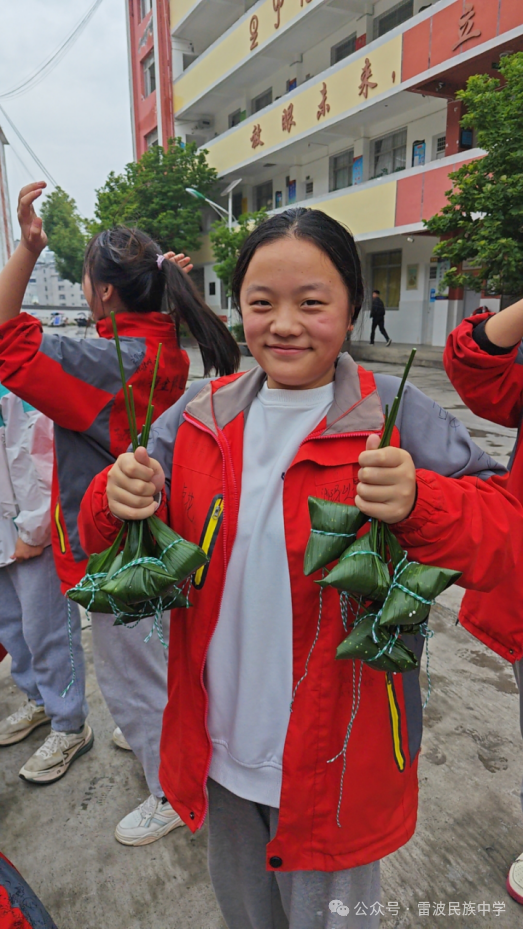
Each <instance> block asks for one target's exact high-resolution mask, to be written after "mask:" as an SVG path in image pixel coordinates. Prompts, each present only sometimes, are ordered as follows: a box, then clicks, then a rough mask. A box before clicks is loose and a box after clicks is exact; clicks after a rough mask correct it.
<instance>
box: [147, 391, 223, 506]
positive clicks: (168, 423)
mask: <svg viewBox="0 0 523 930" xmlns="http://www.w3.org/2000/svg"><path fill="white" fill-rule="evenodd" d="M210 380H211V379H210V378H202V379H201V380H200V381H193V382H192V384H191V385H190V386H189V387H188V388H187V390H186V392H185V394H184V395H183V397H180V399H179V400H177V401H176V403H175V404H173V405H172V407H169V409H168V410H166V411H165V412H164V413H162V414H161V416H159V417H158V419H157V420H155V421H154V423H153V426H152V429H151V434H150V436H149V442H148V443H147V451H148V453H149V455H150V456H152V458H154V459H156V461H157V462H159V463H160V465H161V466H162V468H163V470H164V473H165V487H166V491H167V495H168V496H170V493H171V473H172V462H173V449H174V443H175V442H176V436H177V433H178V429H179V428H180V424H181V423H182V420H183V413H184V410H185V408H186V406H187V404H188V403H189V401H190V400H192V399H193V397H196V395H197V394H199V393H200V391H201V390H202V388H204V387H205V385H206V384H208V383H209V381H210Z"/></svg>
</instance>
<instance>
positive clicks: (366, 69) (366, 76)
mask: <svg viewBox="0 0 523 930" xmlns="http://www.w3.org/2000/svg"><path fill="white" fill-rule="evenodd" d="M371 77H372V65H371V63H370V58H366V59H365V64H364V66H363V68H362V71H361V78H360V82H361V83H360V86H359V90H358V96H359V97H365V100H367V99H368V96H369V90H374V88H375V87H377V86H378V85H377V83H376V82H374V81H371Z"/></svg>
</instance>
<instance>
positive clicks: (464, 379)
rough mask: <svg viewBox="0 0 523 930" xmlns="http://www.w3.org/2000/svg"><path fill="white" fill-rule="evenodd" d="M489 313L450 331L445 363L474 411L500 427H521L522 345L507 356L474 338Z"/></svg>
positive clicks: (522, 399)
mask: <svg viewBox="0 0 523 930" xmlns="http://www.w3.org/2000/svg"><path fill="white" fill-rule="evenodd" d="M491 315H492V314H489V313H478V315H477V316H474V317H469V318H468V319H466V320H463V322H462V323H460V325H459V326H458V327H456V329H455V330H454V331H453V332H452V333H451V334H450V336H449V338H448V339H447V345H446V347H445V352H444V354H443V364H444V365H445V371H446V372H447V375H448V376H449V379H450V381H451V382H452V384H453V386H454V387H455V388H456V391H457V392H458V394H459V396H460V397H461V399H462V400H463V401H464V402H465V403H466V405H467V407H470V409H471V410H472V412H473V413H475V414H476V416H478V417H483V418H484V419H486V420H492V421H493V423H499V424H500V425H501V426H510V427H514V426H519V422H520V418H521V410H522V407H523V365H520V364H518V363H517V361H516V358H517V355H518V350H519V346H515V347H514V348H513V349H512V350H511V351H510V352H508V353H507V354H506V355H489V353H488V352H485V351H484V350H483V349H481V348H480V347H479V345H478V344H477V343H476V342H475V340H474V339H473V337H472V331H473V329H474V326H477V325H478V323H481V322H483V321H484V320H488V318H489V316H491Z"/></svg>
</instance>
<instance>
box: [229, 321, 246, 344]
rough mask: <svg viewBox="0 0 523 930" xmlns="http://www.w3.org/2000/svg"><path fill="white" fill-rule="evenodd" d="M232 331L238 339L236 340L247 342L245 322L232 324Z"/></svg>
mask: <svg viewBox="0 0 523 930" xmlns="http://www.w3.org/2000/svg"><path fill="white" fill-rule="evenodd" d="M231 333H232V335H233V336H234V338H235V339H236V342H245V330H244V328H243V323H233V324H232V326H231Z"/></svg>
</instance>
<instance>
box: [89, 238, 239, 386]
mask: <svg viewBox="0 0 523 930" xmlns="http://www.w3.org/2000/svg"><path fill="white" fill-rule="evenodd" d="M159 259H160V260H159ZM162 259H163V255H162V250H161V248H160V246H159V245H157V243H156V242H154V240H153V239H151V237H150V236H148V235H147V234H146V233H144V232H142V231H141V230H140V229H129V228H128V227H127V226H115V227H114V228H113V229H106V230H104V231H103V232H101V233H98V234H97V235H96V236H94V237H93V238H92V239H91V241H90V242H89V243H88V245H87V249H86V252H85V259H84V270H83V273H84V276H85V275H87V277H88V278H89V280H90V282H91V287H92V289H93V293H96V286H97V285H100V284H112V285H113V287H114V288H115V289H116V290H117V291H118V294H119V296H120V298H121V300H122V302H123V303H124V304H125V307H126V309H127V310H129V311H130V312H131V313H152V312H153V311H159V310H162V311H164V312H166V313H168V314H169V315H170V316H171V318H172V320H173V323H174V326H175V329H176V335H177V337H178V340H179V336H180V323H181V321H183V322H184V323H186V324H187V326H188V328H189V330H190V331H191V333H192V335H193V336H194V337H195V339H196V340H197V342H198V345H199V347H200V352H201V355H202V359H203V365H204V373H205V375H208V374H209V373H210V371H211V370H212V369H213V368H214V369H215V371H216V372H217V374H218V375H230V374H232V373H233V372H234V371H236V370H237V368H238V365H239V361H240V352H239V349H238V346H237V344H236V341H235V340H234V339H233V337H232V336H231V334H230V332H229V330H228V329H227V327H226V326H225V324H224V323H222V321H221V320H220V318H219V317H218V316H217V315H216V314H215V313H213V311H212V310H211V308H210V307H208V306H207V304H206V303H205V301H204V300H203V299H202V297H201V296H200V294H199V293H198V291H197V289H196V288H195V286H194V284H193V283H192V281H191V280H190V278H189V275H187V274H186V273H185V272H184V271H182V270H181V268H179V267H178V265H176V264H175V263H174V262H172V261H169V260H168V259H164V260H162Z"/></svg>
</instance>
